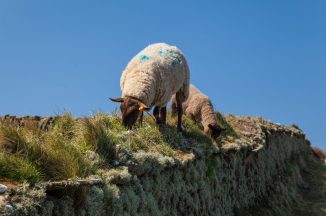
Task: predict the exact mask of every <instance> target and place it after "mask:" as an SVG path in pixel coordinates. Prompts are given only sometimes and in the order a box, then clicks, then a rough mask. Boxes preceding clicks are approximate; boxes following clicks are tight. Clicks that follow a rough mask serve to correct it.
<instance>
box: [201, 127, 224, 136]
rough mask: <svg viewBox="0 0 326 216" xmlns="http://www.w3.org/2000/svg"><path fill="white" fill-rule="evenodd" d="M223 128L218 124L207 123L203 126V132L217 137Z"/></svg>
mask: <svg viewBox="0 0 326 216" xmlns="http://www.w3.org/2000/svg"><path fill="white" fill-rule="evenodd" d="M225 130H226V129H225V128H222V127H220V126H219V125H218V124H208V125H207V127H205V128H204V132H205V133H206V134H207V135H208V136H210V137H212V138H213V139H217V138H218V137H219V136H220V135H221V133H222V132H223V131H225Z"/></svg>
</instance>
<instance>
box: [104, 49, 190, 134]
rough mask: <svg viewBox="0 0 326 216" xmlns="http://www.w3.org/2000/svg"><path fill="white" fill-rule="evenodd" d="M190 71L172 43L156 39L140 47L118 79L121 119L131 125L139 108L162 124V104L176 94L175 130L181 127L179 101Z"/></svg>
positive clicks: (140, 113) (184, 94)
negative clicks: (147, 111) (160, 41)
mask: <svg viewBox="0 0 326 216" xmlns="http://www.w3.org/2000/svg"><path fill="white" fill-rule="evenodd" d="M189 80H190V71H189V67H188V63H187V61H186V59H185V57H184V55H183V53H182V52H181V51H180V50H179V49H178V48H177V47H175V46H170V45H168V44H165V43H156V44H151V45H149V46H147V47H146V48H145V49H143V50H142V51H140V52H139V53H138V54H137V55H136V56H135V57H133V58H132V59H131V61H130V62H129V63H128V65H127V67H126V69H125V70H124V71H123V73H122V75H121V79H120V87H121V90H122V97H121V98H110V99H111V100H112V101H114V102H118V103H121V105H120V109H121V112H122V123H123V124H124V125H125V126H126V127H128V128H131V127H132V126H133V125H135V123H136V121H137V119H139V118H140V121H141V120H142V116H143V111H146V110H149V109H151V107H153V106H155V108H154V110H153V115H154V117H155V119H156V123H157V124H158V125H162V124H166V106H167V103H168V102H169V101H170V99H171V97H172V95H174V94H175V95H176V104H177V105H176V106H177V112H178V130H179V131H181V130H182V126H181V123H182V103H183V102H184V101H185V100H186V99H187V98H188V95H189Z"/></svg>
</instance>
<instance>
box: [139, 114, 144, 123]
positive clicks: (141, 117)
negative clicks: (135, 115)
mask: <svg viewBox="0 0 326 216" xmlns="http://www.w3.org/2000/svg"><path fill="white" fill-rule="evenodd" d="M143 116H144V112H143V111H142V112H141V113H140V117H139V125H140V126H143Z"/></svg>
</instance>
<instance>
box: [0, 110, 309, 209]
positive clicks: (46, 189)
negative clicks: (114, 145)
mask: <svg viewBox="0 0 326 216" xmlns="http://www.w3.org/2000/svg"><path fill="white" fill-rule="evenodd" d="M227 121H228V123H229V124H230V125H232V127H233V128H234V129H235V131H236V132H237V134H238V137H237V138H234V137H228V136H227V137H224V138H223V139H222V140H221V141H220V144H221V146H222V147H212V148H202V147H201V146H200V145H198V147H197V148H193V149H192V151H188V152H187V151H177V153H176V154H175V155H174V156H173V157H168V156H162V155H160V154H158V153H148V152H143V151H139V152H134V153H126V152H121V153H120V154H119V164H120V165H119V166H117V167H116V168H114V169H110V170H107V171H103V172H102V173H100V174H99V176H92V177H90V178H89V179H84V180H78V179H76V180H69V181H64V182H57V183H43V184H40V185H37V186H36V187H33V188H29V187H22V188H20V189H17V190H11V191H10V193H8V194H7V197H6V200H5V202H3V205H2V207H0V209H1V210H0V213H3V214H8V215H241V214H240V213H241V210H242V209H245V208H249V207H251V206H258V205H261V204H262V203H263V202H264V201H265V200H266V199H268V198H269V197H270V196H271V194H274V193H277V191H279V190H282V193H286V191H285V190H284V188H283V189H282V188H281V189H280V186H279V185H280V184H279V183H280V182H281V183H282V185H283V186H284V185H287V184H288V182H289V181H288V178H291V176H292V177H293V175H292V174H293V172H292V171H293V170H294V171H295V173H299V172H300V167H301V166H303V164H304V161H305V158H307V157H310V155H311V154H312V153H311V149H310V146H309V145H308V142H307V140H306V138H305V134H304V133H303V132H302V131H301V130H300V129H298V128H296V127H291V126H282V125H278V124H274V123H271V122H268V121H265V120H263V119H261V118H255V117H234V116H229V117H228V118H227ZM289 170H290V171H291V170H292V171H291V172H290V173H292V174H291V175H290V174H289ZM296 171H297V172H296ZM298 176H299V174H298V175H297V176H296V177H295V178H294V179H296V183H295V184H299V183H300V178H298ZM5 205H7V207H5ZM8 205H9V206H11V207H8Z"/></svg>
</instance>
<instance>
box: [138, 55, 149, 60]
mask: <svg viewBox="0 0 326 216" xmlns="http://www.w3.org/2000/svg"><path fill="white" fill-rule="evenodd" d="M150 59H151V58H150V57H149V56H147V55H140V57H139V60H140V62H146V61H149V60H150Z"/></svg>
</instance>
